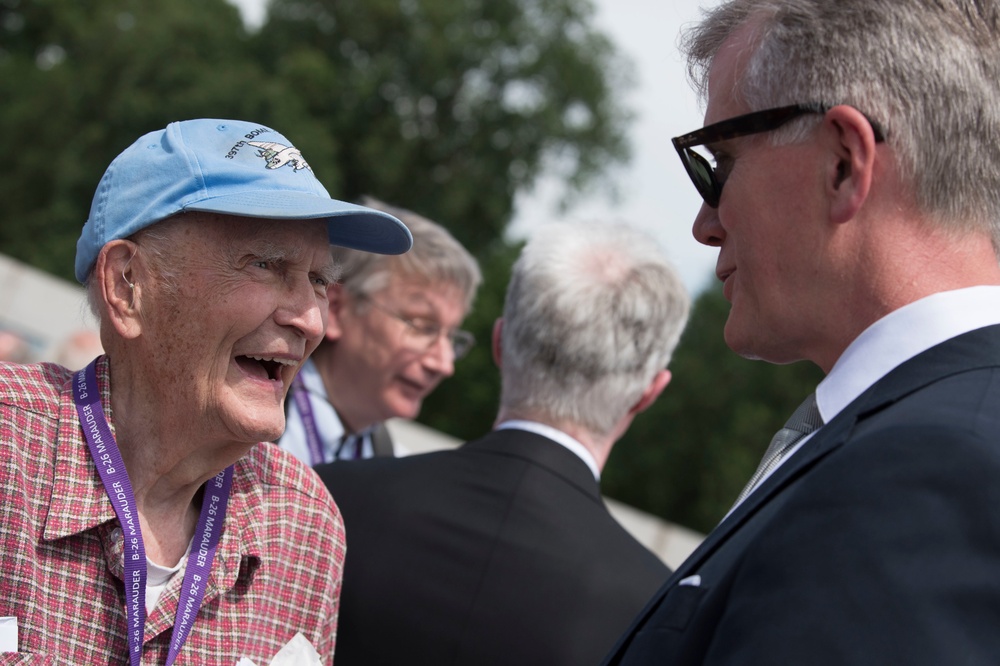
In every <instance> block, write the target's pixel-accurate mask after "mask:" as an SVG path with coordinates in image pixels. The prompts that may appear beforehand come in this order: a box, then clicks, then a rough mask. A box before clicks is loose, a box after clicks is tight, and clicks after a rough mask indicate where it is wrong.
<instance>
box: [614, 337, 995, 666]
mask: <svg viewBox="0 0 1000 666" xmlns="http://www.w3.org/2000/svg"><path fill="white" fill-rule="evenodd" d="M998 366H1000V326H990V327H986V328H982V329H979V330H977V331H973V332H971V333H967V334H965V335H962V336H959V337H957V338H954V339H952V340H949V341H947V342H945V343H942V344H940V345H938V346H936V347H934V348H932V349H930V350H928V351H926V352H924V353H922V354H920V355H919V356H917V357H915V358H913V359H911V360H909V361H907V362H906V363H904V364H903V365H901V366H899V367H898V368H896V369H895V370H893V371H892V372H890V373H889V374H888V375H887V376H885V377H884V378H882V379H881V380H880V381H878V382H877V383H876V384H875V385H874V386H872V387H871V388H870V389H869V390H867V391H866V392H865V393H864V394H862V395H861V396H859V397H858V398H857V399H856V400H855V401H854V402H853V403H851V404H850V405H849V406H848V407H847V408H846V409H845V410H844V411H843V412H841V413H840V414H839V415H837V416H836V417H835V418H834V419H832V420H831V422H830V423H828V424H827V425H826V426H824V427H823V428H822V429H820V430H819V431H818V432H817V433H816V435H815V436H814V437H813V439H812V440H810V441H809V442H807V443H806V445H805V446H804V447H803V448H802V449H800V450H799V452H798V453H796V454H795V455H793V456H792V457H791V458H789V459H788V460H787V461H786V462H785V463H784V464H783V465H782V466H781V467H780V468H779V469H778V470H777V471H776V472H775V474H774V475H773V476H772V477H771V478H770V479H768V480H767V481H766V482H765V483H764V484H762V485H761V486H760V487H759V488H758V489H757V490H756V491H755V492H754V493H753V494H752V495H750V497H749V498H747V500H746V502H745V503H744V504H742V505H741V506H740V507H738V508H737V509H736V510H735V511H734V512H733V513H732V514H731V515H730V516H729V517H728V518H726V519H725V520H724V521H723V522H722V523H721V524H720V525H719V526H718V527H717V528H716V529H715V530H714V531H713V532H712V533H711V534H710V535H709V536H708V537H707V538H706V539H705V541H704V542H703V543H702V545H701V546H700V547H699V548H698V549H697V550H696V551H695V552H694V553H693V554H692V555H691V557H690V558H689V559H688V560H687V561H685V562H684V563H683V564H682V565H681V566H680V567H679V568H678V570H677V571H676V572H675V573H674V575H673V576H671V578H670V580H669V581H667V583H666V584H665V585H664V586H663V588H662V589H661V590H660V591H659V592H658V593H657V594H656V595H655V596H654V597H653V599H652V601H651V602H650V604H649V605H648V606H647V607H646V609H645V610H644V611H643V612H642V613H641V614H640V615H639V616H638V617H637V618H636V621H635V623H634V624H633V626H632V627H631V628H630V629H629V631H628V632H626V634H625V635H624V636H623V637H622V639H621V641H620V642H619V644H618V646H617V647H616V649H615V650H614V651H613V653H612V654H611V655H610V656H609V658H608V660H607V661H606V662H605V663H607V664H622V665H625V664H628V665H632V664H681V665H686V664H754V665H756V664H809V665H810V666H814V665H817V664H836V665H838V666H839V665H843V664H851V665H854V664H907V665H913V664H917V665H920V664H927V665H928V666H930V665H932V664H933V665H934V666H939V665H941V664H949V665H952V664H997V663H1000V631H998V630H997V627H998V626H1000V367H998ZM696 576H697V577H699V578H695V577H696Z"/></svg>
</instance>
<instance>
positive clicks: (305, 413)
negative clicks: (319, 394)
mask: <svg viewBox="0 0 1000 666" xmlns="http://www.w3.org/2000/svg"><path fill="white" fill-rule="evenodd" d="M292 398H294V399H295V406H296V407H298V408H299V414H300V415H301V416H302V427H303V429H304V430H305V433H306V445H307V446H308V447H309V460H310V466H311V467H315V466H316V465H319V464H320V463H324V462H326V456H324V455H323V442H322V441H320V438H319V428H317V427H316V417H315V416H313V410H312V404H311V403H310V402H309V390H308V389H307V388H306V385H305V382H303V381H302V373H299V374H297V375H295V379H293V380H292Z"/></svg>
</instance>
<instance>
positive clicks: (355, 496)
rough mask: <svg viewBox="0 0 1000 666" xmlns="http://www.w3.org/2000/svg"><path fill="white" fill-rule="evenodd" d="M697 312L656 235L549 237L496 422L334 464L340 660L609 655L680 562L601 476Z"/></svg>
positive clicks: (610, 227)
mask: <svg viewBox="0 0 1000 666" xmlns="http://www.w3.org/2000/svg"><path fill="white" fill-rule="evenodd" d="M414 245H416V241H415V243H414ZM687 311H688V297H687V293H686V292H685V290H684V287H683V284H682V283H681V281H680V279H679V278H678V277H677V275H676V273H675V272H674V271H673V269H672V268H671V266H670V265H669V263H667V260H666V259H665V258H664V255H663V253H662V251H661V250H660V249H659V248H658V247H657V245H656V243H655V242H653V241H652V240H651V239H650V238H649V237H648V236H647V235H646V234H643V233H640V232H638V231H635V230H633V229H631V228H629V227H626V226H624V225H617V224H597V223H590V224H549V225H545V226H543V227H541V228H539V229H538V230H537V231H536V232H535V233H534V234H533V235H532V237H531V239H530V240H529V241H528V243H527V245H526V246H525V247H524V249H523V250H522V252H521V256H520V257H519V258H518V260H517V262H516V263H515V264H514V267H513V271H512V275H511V280H510V284H509V286H508V288H507V296H506V299H505V302H504V310H503V317H502V318H501V319H500V320H498V321H497V323H496V325H495V327H494V330H493V356H494V359H495V360H496V362H497V365H498V367H499V368H500V377H501V395H500V409H499V412H498V414H497V419H496V426H495V427H494V429H493V431H492V432H490V433H488V434H486V435H485V436H483V437H480V438H478V439H476V440H473V441H471V442H468V443H466V444H464V445H463V446H461V447H459V448H458V449H456V450H450V451H439V452H435V453H427V454H423V455H418V456H410V457H406V458H396V459H386V458H377V459H374V460H361V461H357V462H338V463H332V464H327V465H322V466H320V467H317V468H316V471H317V472H319V475H320V477H321V478H322V479H323V481H324V482H325V483H326V485H327V488H329V489H330V492H331V493H332V495H333V497H334V499H335V500H336V502H337V505H338V506H339V507H340V510H341V511H342V512H343V515H344V522H345V525H346V526H347V531H348V534H349V536H348V540H349V546H348V549H347V560H346V562H345V564H344V572H345V574H344V576H345V578H344V587H343V590H342V594H341V606H340V625H339V628H338V633H337V664H338V666H353V665H355V664H363V665H364V666H373V665H376V664H421V665H423V664H475V666H500V665H510V666H514V665H517V666H531V665H533V664H537V665H539V666H542V665H544V666H578V665H580V664H596V663H597V661H598V660H599V659H600V658H601V657H602V656H604V654H605V653H606V652H607V651H608V650H609V649H610V648H611V646H612V644H613V643H614V641H615V639H616V638H617V637H618V635H619V634H620V633H621V631H623V630H624V629H625V627H627V626H628V623H629V621H630V620H631V619H632V617H633V616H634V615H635V613H637V612H638V611H639V610H640V609H641V608H642V605H643V604H644V603H645V602H646V599H648V598H649V596H650V595H651V594H652V593H653V592H654V591H655V590H656V589H657V587H659V586H660V584H661V583H662V582H663V581H664V580H666V578H667V576H668V575H669V573H670V571H669V569H667V567H666V566H665V565H664V564H663V563H662V562H661V561H660V560H659V559H658V558H657V557H656V556H655V555H654V554H653V553H651V552H650V551H649V550H647V549H646V548H645V547H644V546H643V545H642V544H640V543H639V542H638V541H636V540H635V539H634V538H633V537H632V536H631V535H630V534H629V533H628V532H626V531H625V529H624V528H622V526H621V525H619V524H618V523H617V522H616V521H615V520H614V518H612V516H611V514H610V513H609V512H608V509H607V507H605V505H604V502H603V501H602V499H601V492H600V474H601V470H602V469H603V467H604V463H605V461H606V460H607V458H608V455H609V454H610V452H611V449H612V447H613V446H614V445H615V442H616V441H617V440H618V439H619V438H620V437H621V436H622V435H623V434H624V433H625V431H626V430H627V429H628V427H629V425H630V424H631V423H632V419H633V418H634V417H635V416H636V415H637V414H638V413H640V412H641V411H643V410H644V409H645V408H646V407H648V406H649V405H650V404H652V402H653V401H654V400H656V398H657V396H658V395H659V394H660V392H661V391H662V390H663V388H664V387H665V386H666V385H667V382H668V381H669V380H670V372H669V371H668V370H666V367H667V363H668V362H669V360H670V356H671V353H672V351H673V349H674V346H675V345H676V344H677V340H678V338H679V337H680V333H681V329H682V328H683V327H684V322H685V320H686V317H687Z"/></svg>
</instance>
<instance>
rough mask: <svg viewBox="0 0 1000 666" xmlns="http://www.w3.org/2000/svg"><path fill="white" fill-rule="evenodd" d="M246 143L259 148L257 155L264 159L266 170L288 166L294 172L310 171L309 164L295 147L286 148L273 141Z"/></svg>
mask: <svg viewBox="0 0 1000 666" xmlns="http://www.w3.org/2000/svg"><path fill="white" fill-rule="evenodd" d="M248 143H249V144H250V145H251V146H253V147H255V148H260V152H258V153H257V155H258V156H259V157H263V158H264V160H265V161H266V162H267V168H268V169H279V168H281V167H283V166H285V165H286V164H289V165H291V167H292V168H293V169H294V170H296V171H298V170H299V169H309V170H310V171H312V169H311V168H310V166H309V163H308V162H306V161H305V160H304V159H303V158H302V153H301V152H299V149H298V148H296V147H295V146H286V145H284V144H281V143H275V142H273V141H250V142H248Z"/></svg>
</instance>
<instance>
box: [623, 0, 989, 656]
mask: <svg viewBox="0 0 1000 666" xmlns="http://www.w3.org/2000/svg"><path fill="white" fill-rule="evenodd" d="M686 37H687V39H686V40H685V41H684V46H685V49H686V52H687V55H688V62H689V66H690V71H691V72H692V74H693V76H694V78H695V80H696V82H697V83H698V84H699V86H700V89H701V90H702V92H703V93H705V94H706V96H707V102H708V104H707V108H706V114H705V125H706V126H705V127H703V128H702V129H700V130H697V131H695V132H692V133H690V134H687V135H685V136H681V137H679V138H677V139H674V145H675V147H676V149H677V151H678V153H679V154H680V158H681V160H682V162H683V164H684V166H685V168H686V169H687V171H688V174H689V176H690V177H691V180H692V181H693V182H694V185H695V187H696V188H697V189H698V192H699V193H700V194H701V196H702V198H703V199H704V205H703V206H702V208H701V210H700V211H699V213H698V216H697V217H696V219H695V221H694V236H695V238H696V239H697V240H698V241H699V242H701V243H704V244H706V245H710V246H713V247H717V248H718V249H719V258H718V263H717V269H716V272H717V275H718V278H719V279H720V280H721V281H722V282H723V292H724V294H725V296H726V298H727V299H728V300H729V301H730V303H731V304H732V308H731V310H730V314H729V318H728V321H727V322H726V326H725V332H724V335H725V339H726V342H727V344H728V345H729V346H730V347H731V348H732V349H733V350H734V351H736V352H738V353H740V354H742V355H744V356H746V357H748V358H757V359H762V360H765V361H768V362H771V363H790V362H794V361H799V360H808V361H812V362H813V363H815V364H817V365H818V366H819V367H821V368H822V369H823V370H824V371H825V372H826V373H827V374H826V377H825V378H824V380H823V381H822V382H821V383H820V384H819V385H818V386H817V388H816V391H815V393H814V394H813V395H811V396H809V397H808V398H806V400H805V401H804V402H803V405H802V406H801V407H800V408H799V409H798V410H796V412H795V414H793V415H792V418H790V419H789V422H788V423H787V424H786V427H785V428H783V429H782V431H780V432H779V433H778V434H777V435H775V438H774V440H772V443H771V445H770V446H768V450H767V452H766V453H765V455H764V459H763V460H762V462H761V465H760V467H759V469H758V471H757V473H755V474H754V476H753V478H752V479H751V480H750V481H749V482H748V484H747V487H746V488H745V489H744V490H743V492H741V493H740V495H739V497H737V498H736V501H735V503H734V506H733V508H732V509H731V510H730V512H729V513H728V515H727V516H726V517H725V518H724V519H723V520H722V522H721V523H720V524H719V525H718V527H717V528H716V529H715V530H714V531H713V532H712V533H711V534H710V535H709V536H708V537H707V538H706V540H705V541H704V543H703V544H702V545H701V546H700V547H699V549H698V550H696V551H695V552H694V553H693V554H692V556H691V557H690V558H689V559H688V560H687V561H686V562H684V563H683V564H682V565H681V567H680V568H679V569H678V570H677V571H676V572H675V573H674V575H673V576H672V577H671V579H670V580H669V581H667V583H666V584H665V585H664V587H663V588H662V589H661V590H660V591H659V592H658V593H657V594H656V595H654V597H653V598H652V600H651V601H650V603H649V604H648V605H647V607H646V609H645V610H644V611H643V612H642V613H640V614H639V615H638V616H637V618H636V620H635V621H634V623H633V625H632V627H631V628H630V629H629V631H628V632H626V633H625V634H624V635H623V637H622V638H621V640H620V641H619V643H618V646H617V647H616V648H615V650H613V651H612V653H611V654H610V655H609V657H608V658H607V660H606V662H605V663H607V664H622V665H625V664H649V663H657V664H659V663H673V664H810V665H814V664H957V663H962V664H989V663H996V660H997V655H1000V633H998V632H997V631H996V630H995V627H996V626H997V625H998V624H1000V577H998V576H997V572H998V571H1000V511H998V510H997V506H998V504H997V490H996V489H997V488H1000V409H998V407H997V406H998V405H1000V287H998V286H997V285H1000V268H998V261H997V256H996V248H998V247H1000V235H998V229H1000V86H998V83H997V82H998V81H1000V5H998V3H997V1H996V0H979V1H973V0H837V2H830V1H829V0H728V1H726V2H723V3H721V4H720V5H718V6H717V7H715V8H713V9H711V10H709V11H708V12H707V14H706V16H705V18H704V20H703V21H702V22H701V23H700V24H699V25H698V26H696V27H695V28H693V30H692V31H691V32H690V33H689V34H688V35H687V36H686ZM730 416H731V415H727V414H720V415H719V418H729V417H730ZM761 448H762V450H763V448H764V444H763V443H762V444H761Z"/></svg>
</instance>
